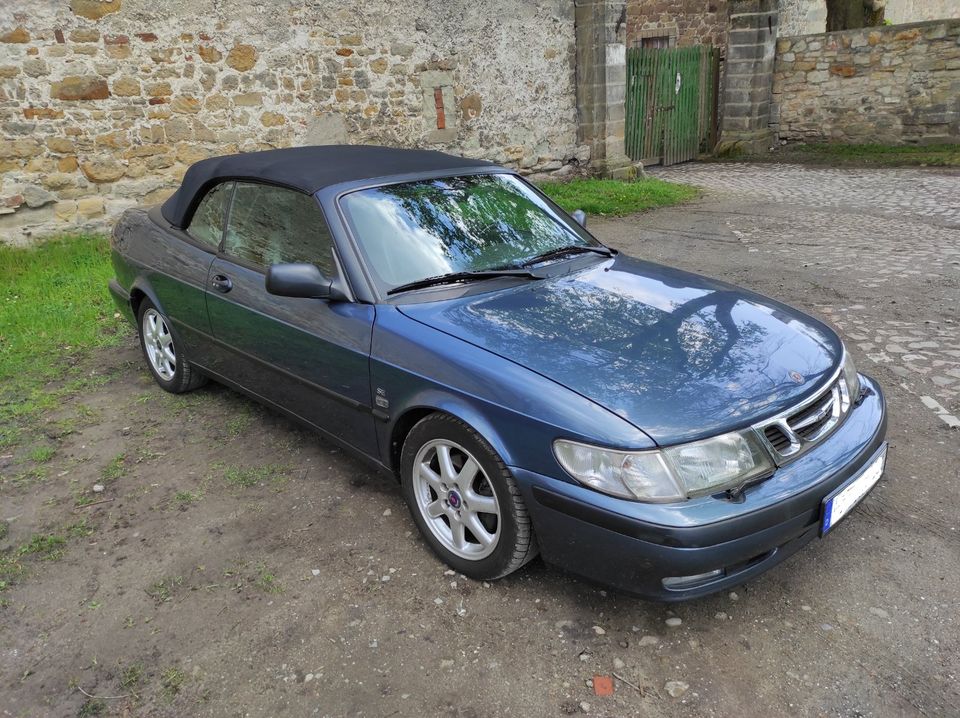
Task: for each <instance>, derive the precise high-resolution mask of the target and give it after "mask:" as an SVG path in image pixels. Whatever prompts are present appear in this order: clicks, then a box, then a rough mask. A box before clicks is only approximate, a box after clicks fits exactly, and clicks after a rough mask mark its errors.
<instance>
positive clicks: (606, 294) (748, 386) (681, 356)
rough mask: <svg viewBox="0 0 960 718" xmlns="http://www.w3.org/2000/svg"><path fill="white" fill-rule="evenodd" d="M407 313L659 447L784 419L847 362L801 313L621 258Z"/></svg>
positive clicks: (409, 308)
mask: <svg viewBox="0 0 960 718" xmlns="http://www.w3.org/2000/svg"><path fill="white" fill-rule="evenodd" d="M400 309H401V311H403V312H404V313H405V314H407V316H410V317H412V318H413V319H416V320H418V321H420V322H423V323H424V324H427V325H429V326H431V327H434V328H435V329H438V330H440V331H443V332H446V333H448V334H450V335H452V336H455V337H458V338H460V339H462V340H464V341H467V342H470V343H471V344H475V345H477V346H480V347H483V348H484V349H487V350H488V351H490V352H493V353H495V354H498V355H500V356H502V357H504V358H506V359H509V360H510V361H513V362H515V363H517V364H520V365H522V366H525V367H527V368H529V369H531V370H532V371H535V372H537V373H538V374H541V375H543V376H546V377H548V378H550V379H552V380H553V381H555V382H557V383H559V384H561V385H563V386H565V387H567V388H568V389H571V390H573V391H575V392H577V393H579V394H581V395H583V396H585V397H587V398H589V399H591V400H593V401H595V402H597V403H599V404H601V405H603V406H604V407H606V408H607V409H609V410H610V411H612V412H614V413H615V414H617V415H619V416H620V417H622V418H623V419H625V420H627V421H629V422H630V423H632V424H633V425H634V426H636V427H638V428H640V429H642V430H643V431H645V432H646V433H647V434H649V435H650V437H651V438H653V439H654V440H655V441H657V442H658V443H660V444H672V443H678V442H681V441H688V440H693V439H697V438H703V437H706V436H711V435H715V434H719V433H722V432H724V431H727V430H731V429H735V428H741V427H743V426H746V425H749V424H751V423H753V422H755V421H757V420H759V419H761V418H765V417H767V416H770V415H773V414H776V413H779V412H780V411H782V410H785V409H787V408H789V407H790V406H792V405H793V404H795V403H797V402H798V401H800V400H802V399H803V398H804V397H806V396H807V395H809V394H811V393H812V392H813V391H815V390H816V389H817V388H819V387H820V386H822V385H823V383H824V382H825V381H826V380H827V378H828V377H829V376H830V375H831V374H832V373H833V372H834V371H835V370H836V369H837V367H838V366H839V364H840V361H841V358H842V353H843V348H842V344H841V343H840V340H839V338H838V337H837V335H836V334H835V333H834V332H833V331H832V330H830V329H829V328H828V327H827V326H825V325H824V324H822V323H821V322H819V321H817V320H815V319H813V318H812V317H809V316H807V315H805V314H803V313H802V312H798V311H796V310H794V309H791V308H790V307H787V306H785V305H783V304H780V303H779V302H775V301H773V300H770V299H767V298H765V297H762V296H759V295H757V294H754V293H752V292H749V291H747V290H744V289H739V288H736V287H733V286H731V285H727V284H724V283H722V282H718V281H714V280H710V279H706V278H704V277H700V276H698V275H694V274H690V273H687V272H682V271H679V270H675V269H671V268H668V267H664V266H661V265H657V264H652V263H649V262H643V261H639V260H636V259H632V258H629V257H624V256H622V255H621V256H619V257H617V258H615V259H609V260H604V261H601V262H599V263H595V264H593V265H592V266H590V267H589V268H587V269H585V270H582V271H577V272H574V273H572V274H568V275H566V276H560V277H557V278H554V279H550V280H546V281H541V282H534V283H528V284H521V285H517V286H515V287H511V288H509V289H501V290H498V291H492V292H485V293H474V294H471V295H468V296H461V297H458V298H456V299H448V300H441V301H436V302H426V303H417V304H408V305H404V306H401V307H400ZM524 403H528V402H527V400H526V399H525V400H524Z"/></svg>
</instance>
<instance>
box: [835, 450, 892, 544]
mask: <svg viewBox="0 0 960 718" xmlns="http://www.w3.org/2000/svg"><path fill="white" fill-rule="evenodd" d="M886 460H887V445H886V444H884V445H883V448H882V449H881V450H880V452H879V453H878V454H877V456H876V458H874V460H873V461H871V462H870V464H869V465H868V466H867V468H865V469H864V470H863V471H861V472H860V474H859V475H858V476H856V477H855V478H853V479H851V480H850V481H848V482H847V483H846V484H844V485H843V486H841V487H840V488H839V489H837V490H836V491H834V492H833V493H832V494H830V495H829V496H827V498H825V499H824V500H823V509H822V511H821V514H820V515H821V517H822V518H821V519H820V535H821V536H823V535H824V534H825V533H827V532H828V531H829V530H830V529H832V528H833V527H834V526H836V525H837V524H838V523H839V522H840V521H841V519H843V517H844V516H846V515H847V514H848V513H850V511H851V509H853V507H854V506H856V505H857V504H859V503H860V500H861V499H862V498H863V497H864V496H866V495H867V494H868V493H869V491H870V489H872V488H873V487H874V486H875V485H876V483H877V481H879V480H880V476H881V475H882V474H883V467H884V464H885V463H886Z"/></svg>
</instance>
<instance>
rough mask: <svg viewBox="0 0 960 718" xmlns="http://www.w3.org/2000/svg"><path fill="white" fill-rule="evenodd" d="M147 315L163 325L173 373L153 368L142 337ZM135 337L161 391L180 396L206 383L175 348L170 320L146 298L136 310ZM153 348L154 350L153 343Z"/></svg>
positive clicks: (182, 353) (145, 340)
mask: <svg viewBox="0 0 960 718" xmlns="http://www.w3.org/2000/svg"><path fill="white" fill-rule="evenodd" d="M148 313H150V315H149V316H151V317H155V318H158V319H159V321H161V322H162V323H163V327H164V329H165V330H166V335H167V336H169V337H170V341H169V346H170V349H171V350H172V352H173V354H174V356H175V363H174V367H173V368H174V371H172V372H169V371H167V372H165V373H166V375H164V374H162V373H161V372H160V371H158V369H157V368H156V367H155V366H154V360H153V359H151V356H150V350H148V348H147V342H148V341H149V340H148V339H147V338H146V337H145V336H144V334H145V329H144V322H145V320H146V319H147V317H148ZM137 336H139V337H140V350H141V351H142V352H143V358H144V359H145V360H146V362H147V368H148V369H149V370H150V373H151V374H152V375H153V378H154V379H155V380H156V382H157V384H159V385H160V388H161V389H163V390H164V391H169V392H170V393H171V394H182V393H184V392H186V391H192V390H193V389H196V388H198V387H200V386H203V385H204V384H206V383H207V378H206V377H205V376H204V375H203V374H201V373H200V372H199V371H198V370H197V369H196V368H195V367H194V366H193V364H191V363H190V360H189V359H187V357H186V354H185V353H184V351H183V349H182V348H180V347H178V346H177V341H176V337H175V336H174V335H173V332H172V329H171V328H170V320H169V319H167V318H166V316H164V315H163V313H162V312H161V311H160V310H159V309H157V307H156V306H155V305H154V304H153V302H151V301H150V300H149V299H146V298H145V299H143V300H142V301H141V302H140V306H139V307H138V308H137ZM153 348H154V349H155V348H156V344H155V343H154V345H153Z"/></svg>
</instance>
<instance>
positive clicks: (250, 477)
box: [223, 464, 287, 489]
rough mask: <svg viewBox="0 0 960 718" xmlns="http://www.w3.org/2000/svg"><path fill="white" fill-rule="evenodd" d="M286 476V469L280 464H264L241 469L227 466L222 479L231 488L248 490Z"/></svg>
mask: <svg viewBox="0 0 960 718" xmlns="http://www.w3.org/2000/svg"><path fill="white" fill-rule="evenodd" d="M286 474H287V467H286V466H282V465H280V464H266V465H264V466H253V467H250V468H245V469H242V468H240V467H237V466H228V467H227V468H226V469H225V470H224V472H223V478H224V479H226V481H227V483H228V484H230V485H231V486H235V487H237V488H240V489H246V488H250V487H251V486H257V485H258V484H266V483H269V482H271V481H278V480H281V479H283V478H284V477H285V476H286Z"/></svg>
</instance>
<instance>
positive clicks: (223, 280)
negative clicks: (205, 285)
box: [210, 274, 233, 294]
mask: <svg viewBox="0 0 960 718" xmlns="http://www.w3.org/2000/svg"><path fill="white" fill-rule="evenodd" d="M210 285H211V286H212V287H213V288H214V289H216V290H217V291H218V292H223V293H224V294H226V293H227V292H229V291H230V290H231V289H233V282H231V281H230V277H228V276H227V275H225V274H214V275H213V279H211V280H210Z"/></svg>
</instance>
